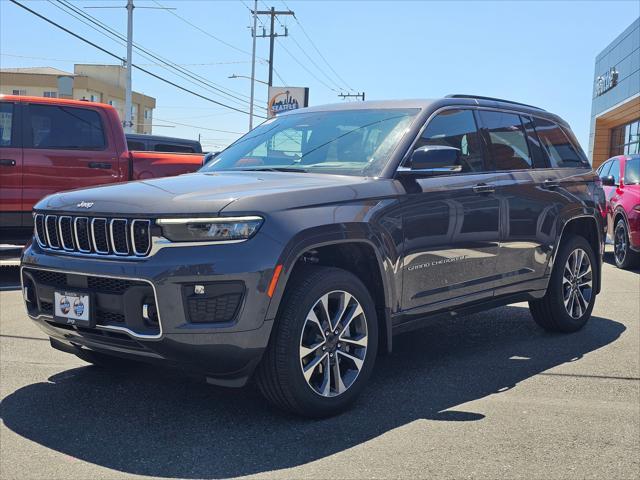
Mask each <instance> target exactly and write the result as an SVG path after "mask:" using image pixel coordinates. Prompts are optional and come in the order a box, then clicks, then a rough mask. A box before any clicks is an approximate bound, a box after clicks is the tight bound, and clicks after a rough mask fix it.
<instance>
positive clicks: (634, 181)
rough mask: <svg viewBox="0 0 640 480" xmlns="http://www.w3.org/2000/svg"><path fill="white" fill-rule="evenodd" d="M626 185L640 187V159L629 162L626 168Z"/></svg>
mask: <svg viewBox="0 0 640 480" xmlns="http://www.w3.org/2000/svg"><path fill="white" fill-rule="evenodd" d="M624 183H625V185H640V158H638V157H636V158H631V159H629V160H627V162H626V163H625V166H624Z"/></svg>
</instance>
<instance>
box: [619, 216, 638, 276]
mask: <svg viewBox="0 0 640 480" xmlns="http://www.w3.org/2000/svg"><path fill="white" fill-rule="evenodd" d="M613 257H614V259H615V262H616V267H618V268H623V269H624V268H632V267H635V266H636V265H638V263H639V260H640V254H638V252H634V251H633V250H631V244H630V242H629V230H628V228H627V223H626V222H625V221H624V218H621V219H620V220H618V222H617V223H616V228H615V229H614V231H613Z"/></svg>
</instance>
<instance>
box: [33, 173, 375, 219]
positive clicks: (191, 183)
mask: <svg viewBox="0 0 640 480" xmlns="http://www.w3.org/2000/svg"><path fill="white" fill-rule="evenodd" d="M366 182H368V183H371V180H370V179H366V178H362V177H349V176H339V175H326V174H312V173H289V172H217V173H193V174H188V175H180V176H177V177H166V178H158V179H152V180H143V181H137V182H127V183H118V184H113V185H106V186H102V187H93V188H82V189H78V190H71V191H67V192H61V193H56V194H54V195H50V196H48V197H46V198H44V199H42V200H41V201H40V202H38V204H37V205H36V206H35V209H36V210H56V211H64V212H74V213H79V212H82V213H83V214H85V215H86V214H88V215H95V214H111V215H113V214H122V215H127V216H135V215H141V216H145V215H150V216H153V215H157V214H174V215H180V214H182V215H184V214H193V213H203V214H217V213H219V212H221V211H222V210H223V209H225V207H228V206H229V207H230V206H231V205H232V204H234V202H236V201H238V200H241V202H239V203H241V207H240V208H241V209H242V210H244V211H248V210H255V211H264V208H265V207H267V206H268V207H269V208H278V207H284V208H287V206H288V207H291V206H301V201H302V200H303V199H304V200H305V201H304V202H303V203H305V204H308V203H309V202H311V203H314V202H322V203H326V202H327V201H331V202H335V201H345V200H349V199H355V198H357V197H358V194H357V192H356V190H355V189H354V186H355V185H358V184H363V183H366ZM302 193H303V194H302ZM301 194H302V195H301ZM265 199H269V200H271V201H267V202H266V203H265ZM275 199H278V200H279V201H278V202H276V203H277V204H279V205H276V204H273V200H275ZM239 206H240V205H239Z"/></svg>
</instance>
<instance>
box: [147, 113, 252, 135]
mask: <svg viewBox="0 0 640 480" xmlns="http://www.w3.org/2000/svg"><path fill="white" fill-rule="evenodd" d="M153 118H154V119H155V120H158V121H160V122H166V123H171V124H173V125H180V126H181V127H191V128H198V129H200V130H209V131H211V132H219V133H230V134H232V135H244V133H242V132H231V131H229V130H219V129H217V128H209V127H201V126H199V125H190V124H188V123H180V122H174V121H173V120H166V119H164V118H158V117H156V116H154V117H153Z"/></svg>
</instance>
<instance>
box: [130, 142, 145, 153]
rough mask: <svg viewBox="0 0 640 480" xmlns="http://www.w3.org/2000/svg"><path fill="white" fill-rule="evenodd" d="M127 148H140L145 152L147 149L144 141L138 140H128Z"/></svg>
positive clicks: (139, 149)
mask: <svg viewBox="0 0 640 480" xmlns="http://www.w3.org/2000/svg"><path fill="white" fill-rule="evenodd" d="M127 148H128V149H129V150H138V151H140V152H144V151H145V150H146V148H145V146H144V142H138V141H136V140H127Z"/></svg>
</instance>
